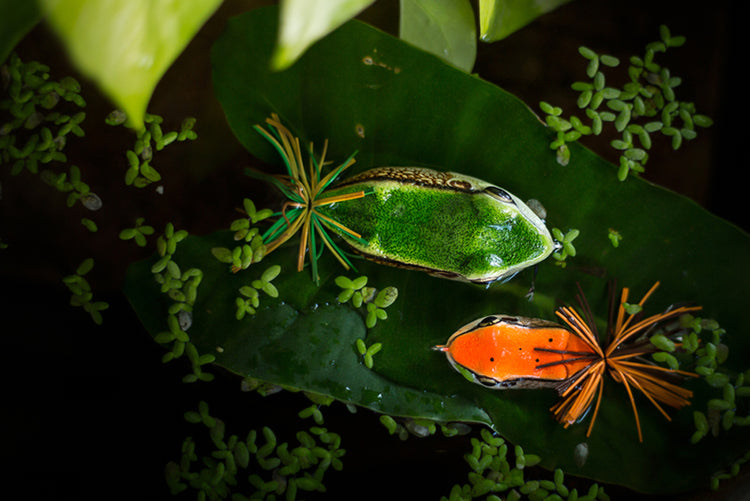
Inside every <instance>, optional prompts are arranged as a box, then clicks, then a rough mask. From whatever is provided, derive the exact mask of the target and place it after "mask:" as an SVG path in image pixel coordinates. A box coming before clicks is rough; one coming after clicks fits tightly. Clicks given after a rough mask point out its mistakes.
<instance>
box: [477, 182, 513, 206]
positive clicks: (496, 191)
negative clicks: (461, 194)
mask: <svg viewBox="0 0 750 501" xmlns="http://www.w3.org/2000/svg"><path fill="white" fill-rule="evenodd" d="M484 191H486V192H487V193H489V194H490V195H492V196H493V197H495V198H498V199H500V200H502V201H503V202H506V203H509V204H512V203H515V202H513V197H512V196H510V193H508V192H507V191H505V190H504V189H502V188H498V187H497V186H488V187H486V188H485V189H484Z"/></svg>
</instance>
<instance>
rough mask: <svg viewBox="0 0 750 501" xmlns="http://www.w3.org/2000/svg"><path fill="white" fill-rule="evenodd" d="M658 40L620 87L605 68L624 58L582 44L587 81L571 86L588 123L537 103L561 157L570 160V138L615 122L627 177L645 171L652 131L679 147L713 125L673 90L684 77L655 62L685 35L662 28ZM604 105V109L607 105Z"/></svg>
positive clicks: (635, 58)
mask: <svg viewBox="0 0 750 501" xmlns="http://www.w3.org/2000/svg"><path fill="white" fill-rule="evenodd" d="M659 35H660V39H659V40H657V41H655V42H651V43H649V44H648V45H646V49H645V52H644V55H643V57H638V56H633V57H631V58H630V65H629V66H628V70H627V72H628V77H629V81H628V82H627V83H625V84H624V85H623V86H622V88H621V89H618V88H616V87H612V86H608V85H607V81H606V77H605V74H604V72H603V71H602V68H604V67H609V68H614V67H617V66H619V65H620V60H619V59H618V58H616V57H613V56H610V55H607V54H598V53H596V52H594V51H593V50H591V49H590V48H588V47H580V48H579V53H580V54H581V55H582V56H583V57H584V58H585V59H586V60H587V61H588V63H587V66H586V76H587V77H588V78H589V81H580V82H575V83H574V84H573V85H572V89H573V90H575V91H577V92H579V95H578V100H577V105H578V107H579V108H580V109H582V110H584V112H585V114H586V118H587V119H588V121H589V122H588V123H584V121H583V120H582V119H581V118H579V117H577V116H575V115H574V116H571V117H570V118H569V119H567V120H566V119H564V118H562V112H563V111H562V109H561V108H559V107H556V106H553V105H551V104H549V103H547V102H541V103H540V104H539V107H540V109H541V110H542V111H543V112H544V113H545V114H546V117H545V122H546V123H547V125H548V126H549V127H550V128H552V129H553V130H555V131H556V132H557V137H556V139H555V140H554V141H552V143H551V144H550V148H551V149H553V150H555V151H556V152H557V161H558V163H559V164H561V165H567V164H568V162H569V161H570V150H569V149H568V146H567V143H571V142H574V141H577V140H578V139H579V138H580V137H581V136H586V135H592V134H593V135H599V134H601V133H602V131H603V128H604V124H606V123H611V124H612V125H613V126H614V128H615V130H616V131H617V132H618V133H620V134H621V137H620V138H619V139H614V140H612V141H611V143H610V144H611V146H612V147H613V148H614V149H616V150H617V151H619V152H620V157H619V170H618V172H617V177H618V178H619V179H620V180H621V181H624V180H625V179H626V178H627V176H628V174H629V173H631V172H633V173H636V174H639V173H641V172H643V171H644V165H645V164H646V162H647V161H648V157H649V156H648V150H650V149H651V146H652V134H654V133H656V132H659V133H661V134H662V135H663V136H665V137H667V138H669V139H670V141H671V144H672V148H673V149H675V150H677V149H679V148H680V146H681V145H682V143H683V141H689V140H692V139H695V137H697V129H696V127H710V126H711V125H712V120H711V119H710V118H709V117H707V116H705V115H701V114H698V113H696V110H695V105H694V104H693V103H691V102H686V101H680V100H678V99H677V98H676V95H675V89H676V88H677V87H678V86H679V85H680V84H681V83H682V79H680V78H679V77H676V76H673V75H672V74H671V72H670V70H669V69H668V68H666V67H663V66H661V65H660V64H658V63H657V62H656V60H655V59H656V55H657V54H659V53H664V52H666V51H667V49H669V48H673V47H680V46H682V45H683V44H684V43H685V37H682V36H672V34H671V33H670V31H669V28H667V27H666V26H664V25H662V26H660V28H659ZM602 106H604V107H605V108H604V109H603V108H602Z"/></svg>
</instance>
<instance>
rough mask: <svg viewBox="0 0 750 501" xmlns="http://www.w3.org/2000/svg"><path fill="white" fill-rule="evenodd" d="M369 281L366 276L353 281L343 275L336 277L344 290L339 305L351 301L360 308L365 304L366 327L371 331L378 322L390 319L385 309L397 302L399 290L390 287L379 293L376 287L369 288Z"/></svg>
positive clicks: (339, 298) (337, 282)
mask: <svg viewBox="0 0 750 501" xmlns="http://www.w3.org/2000/svg"><path fill="white" fill-rule="evenodd" d="M367 281H368V278H367V277H366V276H361V277H357V278H355V279H353V280H352V279H349V278H347V277H345V276H343V275H340V276H338V277H336V278H335V280H334V282H335V283H336V285H337V286H338V287H340V288H341V289H343V290H342V291H341V292H340V293H339V295H338V297H337V299H338V301H339V303H346V302H349V301H351V304H352V306H353V307H355V308H359V307H361V306H362V305H363V304H364V305H365V308H366V309H367V316H366V317H365V325H366V326H367V328H369V329H371V328H373V327H375V325H376V324H377V322H378V320H385V319H386V318H388V313H386V311H385V308H387V307H389V306H390V305H392V304H393V303H394V301H396V298H398V289H396V288H395V287H393V286H388V287H385V288H384V289H382V290H380V291H378V290H377V289H376V288H374V287H368V286H367Z"/></svg>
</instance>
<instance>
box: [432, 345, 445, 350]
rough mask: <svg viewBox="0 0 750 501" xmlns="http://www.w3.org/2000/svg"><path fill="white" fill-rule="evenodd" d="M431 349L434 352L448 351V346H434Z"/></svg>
mask: <svg viewBox="0 0 750 501" xmlns="http://www.w3.org/2000/svg"><path fill="white" fill-rule="evenodd" d="M432 349H433V350H435V351H448V350H449V348H448V346H447V345H444V344H436V345H435V346H433V347H432Z"/></svg>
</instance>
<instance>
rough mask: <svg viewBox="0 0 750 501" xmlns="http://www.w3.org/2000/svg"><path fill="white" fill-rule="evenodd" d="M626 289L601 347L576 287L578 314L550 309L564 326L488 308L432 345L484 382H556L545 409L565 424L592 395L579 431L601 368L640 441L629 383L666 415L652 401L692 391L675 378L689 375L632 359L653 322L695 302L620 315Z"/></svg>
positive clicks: (649, 349) (647, 348)
mask: <svg viewBox="0 0 750 501" xmlns="http://www.w3.org/2000/svg"><path fill="white" fill-rule="evenodd" d="M658 285H659V283H658V282H657V283H656V284H654V286H653V287H651V289H650V290H649V291H648V292H647V293H646V295H645V296H644V297H643V299H641V301H640V302H639V303H638V306H639V307H642V306H643V304H644V303H645V302H646V300H647V299H648V297H649V296H650V295H651V294H652V293H653V291H654V290H655V289H656V288H657V287H658ZM628 294H629V292H628V289H627V288H624V289H623V290H622V295H621V297H620V304H619V307H618V308H617V316H616V318H614V304H612V305H611V306H612V307H611V308H610V320H609V324H608V329H607V330H608V339H609V341H608V344H607V345H606V348H605V347H603V346H602V345H601V344H600V342H599V333H598V330H597V328H596V324H595V323H594V319H593V315H592V313H591V311H590V309H589V307H588V303H587V302H586V299H585V297H584V296H583V294H579V295H578V300H579V303H580V305H581V308H582V312H583V315H582V314H581V313H579V312H578V311H576V310H575V309H574V308H572V307H570V306H564V307H562V308H560V309H558V310H557V312H556V314H557V316H558V317H559V318H560V319H562V320H563V322H565V324H566V325H567V328H566V327H563V326H561V325H558V324H555V323H553V322H548V321H545V320H538V319H529V318H523V317H513V316H508V315H494V316H489V317H485V318H483V319H481V320H477V321H475V322H472V323H469V324H467V325H465V326H463V327H461V328H460V329H459V330H458V331H456V333H455V334H453V335H452V336H451V337H450V338H449V339H448V342H447V343H446V344H445V345H438V346H435V347H433V349H435V350H438V351H442V352H444V353H445V354H446V356H447V357H448V361H449V362H450V363H451V365H453V367H454V368H456V370H458V371H459V372H460V373H461V374H462V375H463V376H464V377H466V378H467V379H468V380H469V381H472V382H475V383H478V384H482V385H484V386H486V387H489V388H494V389H504V388H541V387H554V388H556V389H557V391H558V393H559V394H560V396H561V397H562V400H561V401H560V402H558V403H557V404H556V405H555V406H553V407H552V408H551V410H552V412H553V413H554V415H555V417H556V418H557V420H558V421H560V422H562V423H563V424H564V426H565V427H566V428H567V427H568V426H570V425H571V424H573V423H576V422H577V421H579V420H580V419H582V418H583V416H585V415H586V413H587V412H588V410H589V408H590V407H591V406H592V404H593V401H594V397H595V396H596V404H595V405H594V412H593V415H592V417H591V423H590V424H589V428H588V431H587V433H586V436H589V435H590V434H591V430H592V429H593V427H594V422H595V421H596V416H597V412H598V410H599V404H600V403H601V398H602V389H603V386H604V373H605V371H606V372H609V374H610V376H611V377H612V379H614V380H615V381H616V382H618V383H622V384H623V385H624V386H625V390H626V391H627V394H628V398H629V400H630V403H631V405H632V407H633V414H634V415H635V422H636V427H637V429H638V439H639V440H640V441H643V435H642V433H641V424H640V419H639V418H638V410H637V409H636V405H635V400H634V399H633V388H635V389H638V390H640V391H641V392H643V394H644V395H646V398H648V400H649V401H651V403H653V404H654V406H656V408H657V409H658V410H659V412H661V413H662V414H663V415H664V417H666V418H667V420H669V419H670V418H669V415H668V414H667V413H666V412H665V411H664V409H663V408H662V407H661V405H660V404H659V403H660V402H661V403H663V404H666V405H669V406H671V407H674V408H678V409H679V408H681V407H683V406H686V405H689V403H690V402H689V399H690V397H691V396H692V392H691V391H689V390H686V389H684V388H682V387H680V386H678V385H677V384H675V381H676V379H677V378H678V377H679V376H696V374H693V373H690V372H685V371H680V370H672V369H667V368H665V367H661V366H658V365H655V364H652V363H648V362H646V361H645V360H644V361H637V360H635V359H637V358H638V357H642V356H644V355H647V354H650V353H654V352H655V351H658V348H656V347H655V346H654V345H653V344H652V343H651V342H650V341H649V338H650V336H651V335H653V334H655V331H656V329H657V328H659V327H660V326H662V325H664V323H665V322H667V321H668V320H672V319H675V318H677V317H679V316H680V315H684V314H685V313H690V312H693V311H697V310H700V309H701V308H700V306H682V307H679V308H670V309H667V310H666V311H665V312H663V313H660V314H657V315H652V316H650V317H648V318H645V319H640V318H638V317H640V315H637V314H633V315H631V314H628V315H627V318H626V312H625V304H626V302H627V300H628ZM612 299H614V297H612ZM679 333H680V331H679V330H678V331H677V332H672V333H670V334H669V335H670V336H672V337H674V336H677V335H678V334H679Z"/></svg>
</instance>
